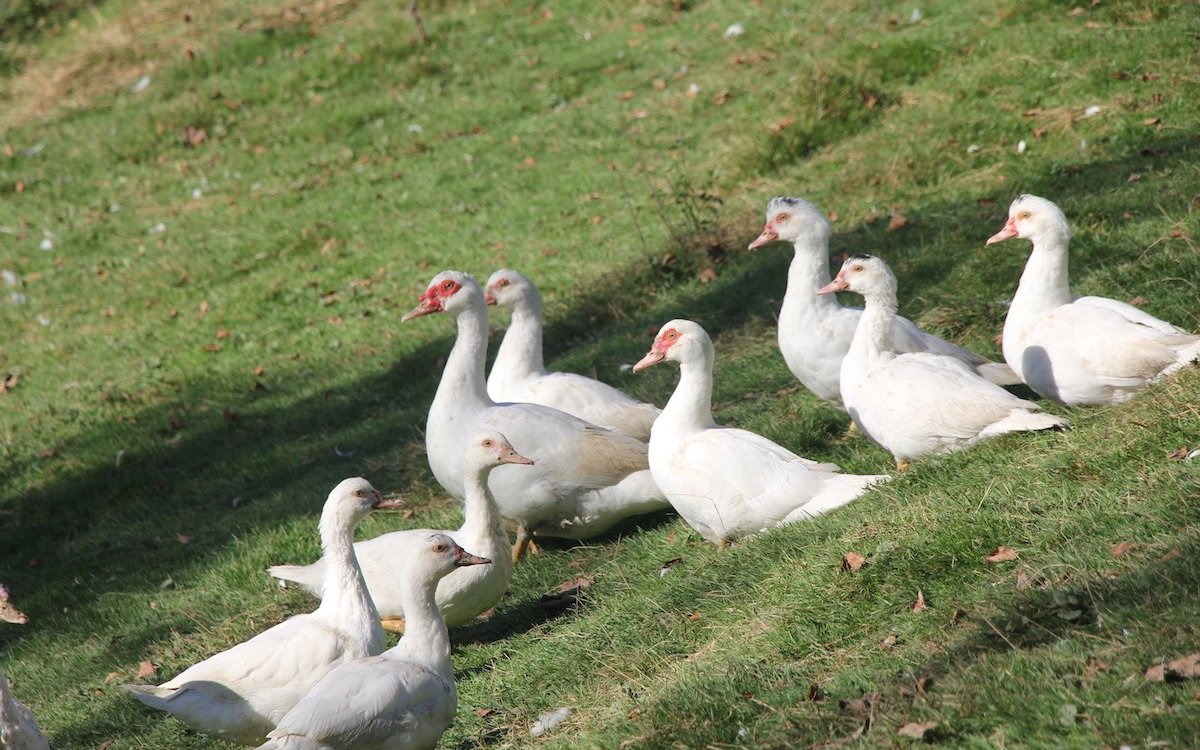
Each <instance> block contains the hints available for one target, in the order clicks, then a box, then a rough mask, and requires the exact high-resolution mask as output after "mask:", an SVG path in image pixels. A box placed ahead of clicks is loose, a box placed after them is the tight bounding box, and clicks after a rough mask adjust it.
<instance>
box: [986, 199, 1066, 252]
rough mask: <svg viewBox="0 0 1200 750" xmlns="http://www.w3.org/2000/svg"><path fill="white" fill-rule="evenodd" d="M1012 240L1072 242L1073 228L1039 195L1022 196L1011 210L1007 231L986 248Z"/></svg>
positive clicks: (1064, 217)
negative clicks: (1012, 238) (1013, 238)
mask: <svg viewBox="0 0 1200 750" xmlns="http://www.w3.org/2000/svg"><path fill="white" fill-rule="evenodd" d="M1010 237H1020V238H1021V239H1023V240H1032V241H1033V242H1035V243H1036V242H1038V240H1041V239H1060V240H1069V239H1070V238H1071V225H1070V224H1069V223H1068V222H1067V217H1066V216H1064V215H1063V212H1062V209H1060V208H1059V207H1058V206H1056V205H1055V204H1054V203H1053V202H1051V201H1048V200H1046V199H1045V198H1039V197H1038V196H1036V195H1028V194H1026V195H1021V196H1018V197H1017V199H1016V200H1014V201H1013V202H1012V205H1010V206H1009V207H1008V221H1007V222H1005V224H1004V228H1003V229H1001V230H1000V231H999V232H996V233H995V234H993V235H992V236H991V237H989V238H988V241H987V244H989V245H992V244H995V243H997V242H1003V241H1004V240H1007V239H1009V238H1010Z"/></svg>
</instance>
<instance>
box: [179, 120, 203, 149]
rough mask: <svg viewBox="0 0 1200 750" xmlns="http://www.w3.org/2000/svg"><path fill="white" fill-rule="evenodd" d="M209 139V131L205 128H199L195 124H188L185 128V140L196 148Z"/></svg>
mask: <svg viewBox="0 0 1200 750" xmlns="http://www.w3.org/2000/svg"><path fill="white" fill-rule="evenodd" d="M207 140H208V131H207V130H205V129H204V128H198V127H195V126H194V125H188V126H187V127H186V128H184V129H183V142H184V143H186V144H187V145H189V146H191V147H193V148H195V147H196V146H199V145H200V144H201V143H204V142H205V141H207Z"/></svg>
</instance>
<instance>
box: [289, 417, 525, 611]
mask: <svg viewBox="0 0 1200 750" xmlns="http://www.w3.org/2000/svg"><path fill="white" fill-rule="evenodd" d="M503 464H517V465H521V466H532V465H533V461H532V460H530V459H528V458H526V457H525V456H522V455H521V454H519V453H517V451H516V449H514V448H513V446H512V444H511V443H509V442H508V438H507V437H505V436H504V435H502V434H500V433H499V432H495V431H488V430H485V431H482V432H479V433H476V434H475V436H474V437H472V438H471V440H470V441H469V442H468V443H467V449H466V462H465V471H466V476H465V477H464V486H465V493H466V496H465V499H464V501H463V524H462V526H461V527H459V528H458V529H455V530H435V529H404V530H402V531H393V532H391V533H388V534H382V535H380V536H377V537H375V538H374V539H368V540H366V541H362V542H356V543H355V545H354V554H355V556H356V557H357V558H358V562H359V565H360V566H361V567H362V571H363V577H364V578H365V579H366V582H367V589H368V590H369V591H370V592H371V599H372V601H374V602H375V608H376V609H377V610H379V614H380V616H381V617H382V618H383V627H384V628H385V629H387V630H393V631H401V632H402V631H403V630H404V617H405V612H404V601H405V599H404V591H403V581H402V580H401V579H400V578H399V577H398V576H397V575H396V560H397V559H398V557H399V556H401V555H402V554H403V553H404V550H405V549H407V548H408V547H411V546H412V545H414V544H423V543H424V542H425V540H426V539H427V538H428V537H429V535H430V534H434V533H442V534H446V535H447V536H449V537H450V538H452V539H453V540H454V541H455V542H456V543H457V544H459V545H461V546H463V547H466V548H467V549H471V550H475V551H476V552H477V553H479V554H480V555H482V556H483V557H486V558H489V559H490V560H492V564H491V565H484V566H471V567H464V568H460V569H459V570H456V571H454V572H452V573H450V574H449V575H447V576H446V577H445V578H443V579H442V580H441V581H440V582H439V583H438V586H437V605H438V609H439V610H440V611H441V613H442V617H443V619H445V621H446V626H447V627H451V628H453V627H458V626H459V625H463V624H466V623H468V622H470V621H471V620H473V619H475V617H477V616H478V615H479V614H480V613H482V612H484V611H486V610H488V609H491V608H492V607H494V606H496V604H497V603H499V601H500V599H501V597H503V596H504V592H505V591H506V590H507V589H508V582H509V580H511V579H512V569H513V566H512V560H511V554H512V550H511V548H510V547H509V543H508V532H507V531H505V529H504V521H503V519H502V518H501V516H500V509H499V508H498V507H496V500H495V498H494V497H492V493H491V490H489V489H488V484H487V482H488V476H489V475H490V474H491V473H492V470H493V469H494V468H496V467H497V466H501V465H503ZM325 566H326V561H325V558H321V559H320V560H318V561H316V562H315V563H312V564H311V565H276V566H274V567H272V568H269V569H268V570H267V572H268V573H270V574H271V575H273V576H275V577H276V578H279V579H281V580H284V581H293V582H295V583H298V584H300V585H301V586H303V587H304V588H305V589H307V590H308V591H309V592H311V593H313V594H315V595H317V596H320V595H321V591H322V586H323V581H324V579H325Z"/></svg>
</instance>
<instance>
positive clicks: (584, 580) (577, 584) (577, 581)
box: [554, 575, 595, 594]
mask: <svg viewBox="0 0 1200 750" xmlns="http://www.w3.org/2000/svg"><path fill="white" fill-rule="evenodd" d="M594 580H595V576H588V575H583V576H575V577H574V578H571V579H569V580H566V581H563V582H562V583H560V584H558V588H556V589H554V590H555V591H556V592H558V593H560V594H565V593H566V592H568V591H578V590H580V589H586V588H587V587H588V586H591V585H592V581H594Z"/></svg>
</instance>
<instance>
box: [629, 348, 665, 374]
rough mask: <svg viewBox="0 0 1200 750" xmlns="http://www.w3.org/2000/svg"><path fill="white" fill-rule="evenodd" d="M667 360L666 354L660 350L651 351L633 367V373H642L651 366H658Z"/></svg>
mask: <svg viewBox="0 0 1200 750" xmlns="http://www.w3.org/2000/svg"><path fill="white" fill-rule="evenodd" d="M666 358H667V354H666V352H662V351H659V350H658V349H651V350H650V351H648V352H646V356H644V357H642V358H641V359H639V360H638V363H637V364H636V365H634V366H633V371H634V372H641V371H642V370H645V369H646V368H647V367H650V366H651V365H657V364H658V363H659V362H662V361H663V360H664V359H666Z"/></svg>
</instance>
